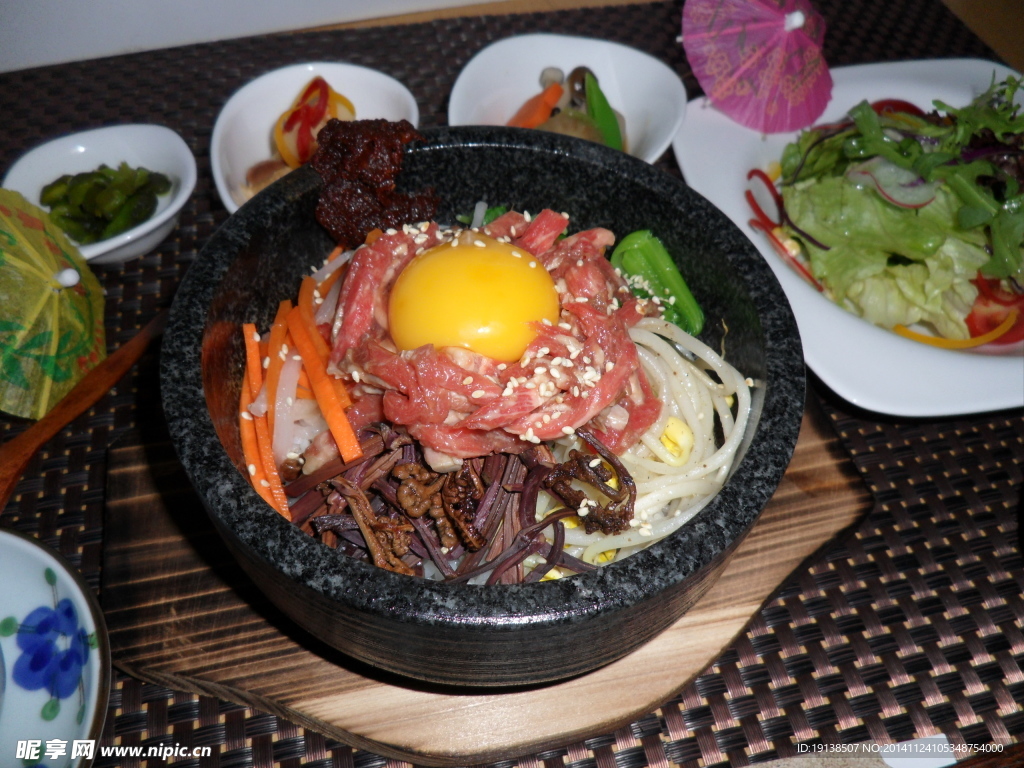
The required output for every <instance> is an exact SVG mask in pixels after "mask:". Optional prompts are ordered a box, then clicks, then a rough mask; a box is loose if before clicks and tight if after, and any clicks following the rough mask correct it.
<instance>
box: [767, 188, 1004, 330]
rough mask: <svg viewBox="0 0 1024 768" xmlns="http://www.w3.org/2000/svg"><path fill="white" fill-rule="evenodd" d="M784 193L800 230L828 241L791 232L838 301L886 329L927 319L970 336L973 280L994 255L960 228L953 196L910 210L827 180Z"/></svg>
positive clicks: (971, 233)
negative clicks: (967, 321) (823, 246)
mask: <svg viewBox="0 0 1024 768" xmlns="http://www.w3.org/2000/svg"><path fill="white" fill-rule="evenodd" d="M783 198H784V200H785V205H786V212H787V214H788V215H789V217H790V219H791V220H792V221H793V223H794V224H795V225H796V227H798V228H799V229H801V230H803V231H804V232H806V233H807V234H809V235H810V236H811V237H813V238H814V239H815V240H817V241H819V242H821V243H825V244H828V245H831V248H829V249H828V250H823V249H821V248H818V247H816V246H815V245H814V244H813V243H811V242H809V241H806V238H800V236H799V234H796V233H793V232H791V233H790V234H791V236H794V237H796V238H797V239H800V240H801V241H802V242H804V246H805V248H806V250H807V253H808V256H809V258H810V266H811V272H812V274H813V275H814V276H815V278H817V279H818V280H819V281H821V282H822V283H823V284H824V285H825V286H826V287H827V288H828V290H829V291H830V292H831V294H832V296H833V298H834V299H835V300H836V301H837V302H839V303H840V304H842V305H843V306H845V307H847V308H848V309H850V310H852V311H853V312H855V313H857V314H858V315H861V316H862V317H864V318H865V319H866V320H868V321H870V322H872V323H875V324H876V325H880V326H882V327H885V328H891V327H892V326H894V325H897V324H901V325H913V324H914V323H919V322H925V323H930V324H931V325H932V326H934V327H935V329H936V330H937V331H938V332H939V333H941V334H942V335H943V336H946V337H948V338H953V339H962V338H967V337H968V336H969V333H968V331H967V326H966V325H965V323H964V318H965V317H966V316H967V314H968V312H970V308H971V305H972V304H973V303H974V299H975V297H976V295H977V289H976V288H975V287H974V285H973V284H972V283H971V282H970V280H971V278H973V277H974V276H975V275H976V274H977V271H978V269H979V267H981V265H983V264H985V263H986V262H987V261H988V260H989V255H988V253H987V252H986V251H985V249H984V245H985V242H984V235H983V233H981V232H979V231H970V230H963V229H961V228H960V227H959V225H958V223H957V217H956V212H957V210H958V209H959V207H960V203H959V201H958V200H956V199H955V197H954V196H953V195H952V194H951V193H949V192H947V191H945V190H944V189H940V190H939V192H938V195H937V197H936V200H935V201H934V202H932V203H930V204H929V205H927V206H925V207H923V208H920V209H916V210H913V209H906V208H898V207H896V206H894V205H891V204H889V203H887V202H885V201H884V200H882V199H881V198H880V197H879V196H878V195H877V194H875V193H874V192H873V191H871V190H866V189H860V188H858V187H856V186H854V185H853V184H851V183H850V182H848V181H847V180H846V179H844V178H841V177H829V178H823V179H819V180H818V181H816V182H809V183H802V184H797V185H794V186H791V187H785V188H783Z"/></svg>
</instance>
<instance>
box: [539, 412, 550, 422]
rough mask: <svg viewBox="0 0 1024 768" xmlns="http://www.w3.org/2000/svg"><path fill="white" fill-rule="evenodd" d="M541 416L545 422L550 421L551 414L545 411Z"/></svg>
mask: <svg viewBox="0 0 1024 768" xmlns="http://www.w3.org/2000/svg"><path fill="white" fill-rule="evenodd" d="M541 418H542V420H543V421H544V423H545V424H550V423H551V414H549V413H545V414H544V415H543V416H542V417H541Z"/></svg>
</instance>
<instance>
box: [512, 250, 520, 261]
mask: <svg viewBox="0 0 1024 768" xmlns="http://www.w3.org/2000/svg"><path fill="white" fill-rule="evenodd" d="M512 255H513V256H515V257H516V258H517V259H521V258H523V254H521V253H520V252H519V251H512Z"/></svg>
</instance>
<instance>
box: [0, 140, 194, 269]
mask: <svg viewBox="0 0 1024 768" xmlns="http://www.w3.org/2000/svg"><path fill="white" fill-rule="evenodd" d="M122 162H126V163H128V165H130V166H131V167H133V168H138V167H140V166H142V167H145V168H147V169H149V170H151V171H159V172H160V173H163V174H164V175H166V176H167V177H168V178H169V179H170V180H171V191H170V192H169V193H167V194H165V195H160V196H159V197H157V207H156V212H155V213H154V214H153V215H152V216H151V217H150V218H149V219H147V220H146V221H144V222H142V223H141V224H139V225H138V226H136V227H132V228H131V229H129V230H127V231H125V232H122V233H121V234H119V235H115V236H114V237H111V238H108V239H106V240H100V241H99V242H98V243H91V244H89V245H80V246H78V252H79V253H81V254H82V258H84V259H85V260H86V261H88V262H89V263H91V264H115V263H117V262H121V261H128V260H129V259H134V258H136V257H137V256H142V255H144V254H146V253H149V252H150V251H152V250H153V249H154V248H156V247H157V246H158V245H160V243H162V242H163V241H164V239H165V238H166V237H167V236H168V235H169V234H170V233H171V231H172V230H173V229H174V227H175V225H177V223H178V215H179V214H180V213H181V209H182V208H183V207H184V206H185V203H186V202H188V199H189V197H191V195H192V191H193V190H194V189H195V186H196V159H195V157H193V155H192V151H191V150H190V149H189V148H188V145H187V144H186V143H185V141H184V139H182V138H181V137H180V136H179V135H178V134H177V133H175V132H174V131H172V130H171V129H170V128H166V127H164V126H162V125H148V124H131V125H109V126H106V127H104V128H95V129H93V130H90V131H82V132H81V133H73V134H70V135H68V136H62V137H60V138H58V139H54V140H53V141H48V142H47V143H45V144H42V145H40V146H38V147H35V148H34V149H32V150H30V151H29V152H27V153H26V154H24V155H22V156H21V157H20V158H19V159H18V160H16V161H15V163H14V165H12V166H11V167H10V169H9V170H8V171H7V175H6V176H5V177H4V180H3V183H2V184H0V186H2V187H4V188H5V189H12V190H14V191H15V192H20V193H21V194H22V196H23V197H25V199H26V200H28V201H29V202H30V203H32V204H33V205H39V194H40V192H42V190H43V187H45V186H46V185H47V184H49V183H50V182H52V181H54V180H56V179H58V178H60V177H61V176H63V175H64V174H67V173H70V174H74V173H82V172H86V171H94V170H96V169H97V168H98V167H99V166H100V165H108V166H110V167H111V168H116V167H117V166H118V165H120V164H121V163H122ZM44 210H45V209H44Z"/></svg>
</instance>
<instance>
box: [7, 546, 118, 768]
mask: <svg viewBox="0 0 1024 768" xmlns="http://www.w3.org/2000/svg"><path fill="white" fill-rule="evenodd" d="M0 584H2V585H4V586H3V590H2V591H0V765H17V766H19V768H36V767H37V766H38V767H39V768H86V767H87V766H89V765H91V764H92V762H93V760H94V759H95V757H96V756H97V754H98V751H99V739H100V734H101V732H102V730H103V721H104V718H105V717H106V712H107V698H108V696H109V694H110V645H109V643H108V641H107V628H106V624H105V623H104V621H103V613H102V611H101V610H100V607H99V603H98V602H97V601H96V597H95V595H93V593H92V590H91V589H90V588H89V586H88V585H87V584H86V583H85V581H84V580H83V579H82V577H81V575H80V574H79V573H78V571H77V570H75V569H74V567H72V566H70V565H69V564H68V563H67V561H65V560H64V559H63V558H62V557H61V556H60V555H59V554H57V553H56V552H54V551H53V550H51V549H49V548H48V547H46V546H45V545H43V544H41V543H40V542H38V541H36V540H35V539H33V538H31V537H29V536H25V535H23V534H20V533H18V532H16V531H11V530H6V529H0Z"/></svg>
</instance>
